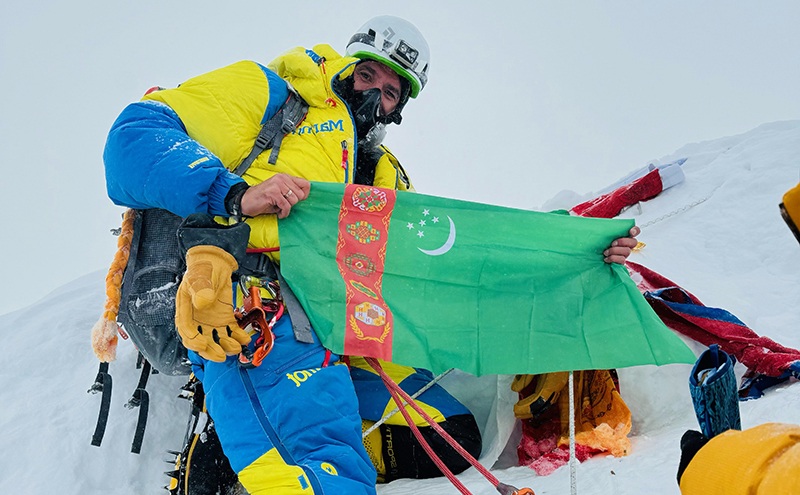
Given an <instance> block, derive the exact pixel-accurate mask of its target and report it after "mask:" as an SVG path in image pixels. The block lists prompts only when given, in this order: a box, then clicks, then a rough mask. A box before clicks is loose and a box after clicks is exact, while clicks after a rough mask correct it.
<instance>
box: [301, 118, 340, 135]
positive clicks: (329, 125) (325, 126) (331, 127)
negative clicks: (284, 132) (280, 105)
mask: <svg viewBox="0 0 800 495" xmlns="http://www.w3.org/2000/svg"><path fill="white" fill-rule="evenodd" d="M335 130H339V131H343V132H344V122H343V121H342V119H339V120H337V121H335V122H334V121H333V120H329V121H327V122H323V123H322V124H309V125H304V126H302V127H298V128H297V130H296V131H295V132H296V133H297V134H306V133H312V134H316V133H318V132H331V131H335Z"/></svg>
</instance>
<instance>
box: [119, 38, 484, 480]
mask: <svg viewBox="0 0 800 495" xmlns="http://www.w3.org/2000/svg"><path fill="white" fill-rule="evenodd" d="M357 62H358V59H355V58H348V57H341V56H339V55H338V54H337V53H336V52H335V51H334V50H333V49H332V48H331V47H329V46H327V45H318V46H316V47H314V49H313V50H306V49H303V48H296V49H293V50H290V51H288V52H285V53H284V54H283V55H281V56H280V57H278V58H277V59H276V60H275V61H273V62H272V63H271V64H270V65H269V68H267V67H264V66H262V65H260V64H257V63H254V62H248V61H244V62H238V63H235V64H233V65H230V66H228V67H224V68H222V69H218V70H215V71H212V72H209V73H207V74H204V75H201V76H198V77H196V78H193V79H191V80H189V81H187V82H185V83H183V84H181V85H180V86H179V87H178V88H176V89H171V90H163V91H158V92H155V93H151V94H149V95H147V96H145V97H144V98H143V99H142V101H140V102H138V103H134V104H131V105H129V106H128V107H127V108H126V109H125V110H124V111H123V113H122V114H121V115H120V116H119V118H118V119H117V121H116V122H115V123H114V125H113V127H112V129H111V132H110V133H109V137H108V141H107V143H106V148H105V151H104V161H105V165H106V181H107V187H108V194H109V197H110V198H111V199H112V201H114V203H116V204H119V205H124V206H128V207H131V208H139V209H144V208H162V209H166V210H169V211H171V212H173V213H175V214H177V215H180V216H183V217H185V216H187V215H189V214H191V213H195V212H204V213H208V214H211V215H219V216H228V213H227V212H226V208H225V197H226V194H227V193H228V191H229V190H230V188H231V187H232V186H233V185H235V184H237V183H239V182H241V181H242V180H244V181H246V182H247V183H248V184H251V185H253V184H257V183H260V182H262V181H264V180H266V179H268V178H269V177H271V176H272V175H274V174H276V173H280V172H283V173H287V174H290V175H294V176H298V177H303V178H306V179H308V180H312V181H325V182H340V183H351V182H353V180H354V177H355V172H356V170H355V160H356V156H357V148H356V147H357V142H356V138H355V128H354V124H353V120H352V117H351V114H350V110H349V109H348V106H347V104H346V103H345V102H344V101H343V100H342V99H341V98H340V97H339V96H338V95H337V94H336V93H335V91H334V90H333V89H332V87H331V82H332V80H333V79H334V78H336V77H340V78H345V77H347V76H349V75H350V74H352V72H353V70H354V67H355V63H357ZM287 81H288V83H290V84H291V85H292V86H293V87H294V88H295V89H296V90H297V92H298V93H299V94H300V96H302V98H303V99H304V100H305V101H306V102H307V103H308V105H309V111H308V114H307V116H306V118H305V120H304V121H303V123H302V124H301V125H300V126H299V127H298V128H297V129H296V130H295V131H294V132H292V133H291V134H289V135H287V136H286V137H285V138H284V140H283V142H282V144H281V148H280V154H279V155H278V158H277V162H276V163H275V164H274V165H271V164H269V163H268V158H269V155H270V153H268V152H267V153H262V154H261V155H260V156H259V157H258V158H257V159H256V160H255V162H254V163H253V164H252V165H251V166H250V168H249V169H248V171H247V172H246V173H245V174H244V175H243V178H239V177H237V176H236V175H234V174H233V173H231V172H230V171H229V170H232V169H234V168H235V167H236V166H237V165H238V164H239V163H240V162H241V161H242V160H243V159H244V158H245V157H246V156H247V155H248V153H249V152H250V150H251V148H252V146H253V143H254V141H255V138H256V136H257V135H258V132H259V130H260V128H261V126H262V125H263V124H264V123H265V122H267V121H268V120H269V119H270V118H271V117H272V116H273V115H274V114H275V113H276V112H277V111H278V110H279V109H280V108H281V106H282V105H283V103H284V102H285V101H286V100H287V97H288V95H289V90H288V87H287V84H286V82H287ZM381 153H382V155H381V156H380V158H379V159H378V161H377V165H376V166H375V175H374V177H375V178H374V182H373V185H375V186H379V187H387V188H396V189H400V190H413V188H412V187H411V184H410V182H409V180H408V178H407V176H406V174H405V172H404V171H403V169H402V168H401V167H400V165H399V163H398V162H397V160H396V159H395V158H394V157H393V156H392V155H391V153H389V152H388V150H386V149H385V148H383V147H381ZM247 221H248V223H249V224H250V226H251V236H250V241H249V245H250V247H252V248H268V247H277V246H278V245H279V242H278V230H277V223H276V217H275V215H260V216H258V217H255V218H251V219H248V220H247ZM274 258H275V259H276V261H279V260H278V258H277V256H274ZM274 333H275V336H276V343H275V346H274V349H273V350H272V352H271V353H270V354H269V355H268V356H267V358H266V359H265V360H264V362H263V363H262V364H261V366H259V367H258V368H254V369H245V368H242V367H240V366H239V365H238V364H237V360H236V359H235V357H229V358H228V359H227V361H225V362H223V363H216V362H212V361H206V360H204V359H202V358H200V357H199V356H198V355H196V354H193V353H190V355H192V356H191V357H192V361H193V364H194V365H195V371H196V373H197V375H198V377H199V378H200V379H201V380H202V381H203V385H204V389H205V392H206V404H207V408H208V411H209V413H210V415H211V417H212V418H214V421H215V425H216V429H217V432H218V434H219V438H220V441H221V443H222V446H223V450H224V451H225V454H226V455H227V457H228V458H229V460H230V463H231V466H232V467H233V469H234V470H235V471H236V472H237V473H238V474H239V478H240V481H241V482H242V484H243V485H244V486H245V488H247V490H248V492H249V493H251V494H254V495H255V494H259V493H267V492H269V493H279V494H294V493H304V494H305V493H316V494H321V493H332V494H338V493H348V494H357V493H375V487H374V485H375V481H376V468H375V467H374V466H373V464H381V463H382V461H381V460H380V459H378V461H380V462H376V461H373V462H371V461H370V456H368V454H367V452H366V450H365V448H364V445H363V444H362V441H361V435H360V434H361V431H362V429H361V428H362V421H361V418H364V419H368V420H372V421H375V420H377V419H379V416H380V414H379V412H383V411H386V410H390V409H392V407H393V405H391V404H389V401H388V393H385V394H382V393H381V392H380V389H381V388H382V387H383V386H382V384H381V385H380V387H377V386H376V384H378V383H380V382H379V379H378V378H377V377H376V376H375V375H374V373H370V372H368V371H366V370H364V369H361V368H359V365H360V364H361V365H363V363H359V362H358V360H355V361H356V362H355V363H353V366H352V372H351V371H350V370H349V369H348V367H347V366H343V365H337V364H339V363H340V361H339V359H338V356H336V355H333V356H330V355H328V356H329V357H326V351H325V349H324V348H323V347H322V346H321V345H320V344H319V342H318V340H317V339H316V337H315V338H314V343H313V344H305V343H301V342H298V341H296V340H295V338H294V335H293V333H292V326H291V321H290V319H289V317H288V316H284V317H283V318H282V319H281V320H279V322H278V324H277V325H276V326H275V328H274ZM393 375H394V376H395V377H396V378H397V380H396V381H398V382H399V383H400V384H401V386H403V387H404V389H406V390H407V391H408V392H409V393H413V392H415V391H416V390H418V389H419V388H421V386H422V385H424V384H425V383H426V382H428V381H430V374H429V373H426V372H424V371H423V370H415V369H412V368H406V367H400V366H397V367H394V368H393ZM354 381H355V382H356V386H355V387H354V385H353V382H354ZM357 392H358V396H357V395H356V393H357ZM420 400H421V402H422V403H424V404H425V405H426V408H428V412H430V413H432V414H433V416H434V417H435V418H436V419H437V421H444V420H445V419H447V418H450V417H454V416H457V417H459V418H461V419H463V418H468V419H469V421H471V425H474V419H473V418H472V416H471V415H470V413H469V411H468V410H467V409H466V408H465V407H464V406H463V405H461V404H460V403H459V402H458V401H457V400H455V399H454V398H453V397H451V396H450V395H449V394H447V393H446V392H445V391H444V390H443V389H442V388H441V387H439V386H438V385H437V386H434V387H433V388H431V389H430V390H429V391H427V392H425V393H424V394H423V395H421V396H420ZM359 413H360V415H359ZM398 420H399V421H402V417H401V416H400V415H396V416H395V418H393V420H392V422H394V423H395V424H398ZM418 424H420V425H422V424H424V423H422V422H418ZM475 431H476V432H477V429H476V428H475ZM468 450H471V451H472V452H473V453H474V454H475V455H477V454H479V453H480V439H479V436H478V437H477V440H475V439H473V441H472V445H471V448H470V449H468ZM374 457H375V456H373V458H374ZM377 457H378V458H380V456H377ZM403 461H404V460H403V459H399V460H394V459H393V460H392V462H403ZM465 467H466V466H465ZM403 472H408V471H407V470H406V471H403Z"/></svg>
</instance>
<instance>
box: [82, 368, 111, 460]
mask: <svg viewBox="0 0 800 495" xmlns="http://www.w3.org/2000/svg"><path fill="white" fill-rule="evenodd" d="M87 392H89V393H92V394H96V393H97V392H102V393H103V396H102V399H101V400H100V414H98V416H97V426H95V428H94V434H93V435H92V445H94V446H95V447H99V446H100V444H101V443H102V442H103V435H105V433H106V424H108V412H109V410H110V408H111V375H110V374H109V372H108V363H104V362H101V363H100V369H99V370H98V371H97V377H96V378H95V379H94V384H92V388H90V389H89V390H87Z"/></svg>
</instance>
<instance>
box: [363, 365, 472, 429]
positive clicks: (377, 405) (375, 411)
mask: <svg viewBox="0 0 800 495" xmlns="http://www.w3.org/2000/svg"><path fill="white" fill-rule="evenodd" d="M414 370H415V371H416V373H412V374H411V375H409V376H408V377H406V378H405V379H403V380H402V381H401V382H400V383H398V385H400V388H402V389H403V390H404V391H405V392H406V393H407V394H408V395H414V394H415V393H416V392H417V391H418V390H419V389H421V388H422V387H424V386H425V385H427V384H428V383H429V382H430V381H431V380H432V379H433V374H432V373H431V372H430V371H428V370H424V369H421V368H414ZM350 376H351V378H352V379H353V386H354V387H355V389H356V395H357V396H358V412H359V414H360V415H361V417H362V418H364V419H368V420H370V421H378V420H379V419H381V418H382V417H383V414H384V411H385V410H386V405H387V404H388V403H389V402H392V403H394V401H393V400H392V396H391V395H390V394H389V391H388V390H387V389H386V385H384V384H383V380H381V377H380V376H379V375H377V374H375V373H372V372H370V371H367V370H363V369H361V368H357V367H355V366H353V367H351V368H350ZM415 401H417V402H420V403H424V404H427V405H429V406H431V407H435V408H436V409H438V410H439V412H441V413H442V415H443V416H444V417H445V418H449V417H450V416H455V415H457V414H470V412H469V410H468V409H467V408H466V407H464V405H463V404H461V403H460V402H459V401H458V400H456V399H455V398H454V397H453V396H452V395H450V394H449V393H447V391H445V389H443V388H442V387H440V386H439V385H438V384H436V385H434V386H432V387H431V388H429V389H428V390H426V391H425V392H424V393H423V394H422V395H420V396H419V397H418V398H416V399H415ZM393 407H394V406H393ZM390 409H391V408H390Z"/></svg>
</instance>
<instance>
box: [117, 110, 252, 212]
mask: <svg viewBox="0 0 800 495" xmlns="http://www.w3.org/2000/svg"><path fill="white" fill-rule="evenodd" d="M103 161H104V162H105V167H106V187H107V189H108V197H109V198H111V200H112V201H113V202H114V204H117V205H120V206H127V207H129V208H139V209H145V208H162V209H165V210H168V211H171V212H172V213H174V214H176V215H178V216H181V217H186V216H188V215H190V214H192V213H198V212H202V213H208V214H210V215H223V216H227V215H228V214H227V212H226V210H225V195H226V194H228V191H229V190H230V188H231V186H233V185H234V184H236V183H238V182H243V180H242V179H241V178H239V177H237V176H236V175H234V174H233V173H231V172H229V171H228V170H227V169H226V168H225V167H224V166H223V165H222V162H221V161H220V160H219V158H217V157H216V156H214V155H213V154H212V153H211V152H210V151H208V150H207V149H206V148H205V147H203V146H201V145H200V143H198V142H197V141H195V140H193V139H191V138H190V137H189V136H188V134H187V133H186V128H185V127H184V125H183V122H181V120H180V118H179V117H178V114H177V113H175V111H174V110H172V109H171V108H170V107H169V106H167V105H165V104H163V103H160V102H156V101H142V102H138V103H132V104H130V105H128V106H127V107H126V108H125V110H123V111H122V113H121V114H120V116H119V117H118V118H117V120H116V121H115V122H114V125H113V126H112V127H111V131H110V132H109V134H108V139H107V140H106V146H105V150H104V151H103ZM132 164H135V166H131V165H132ZM190 165H191V166H190Z"/></svg>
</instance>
